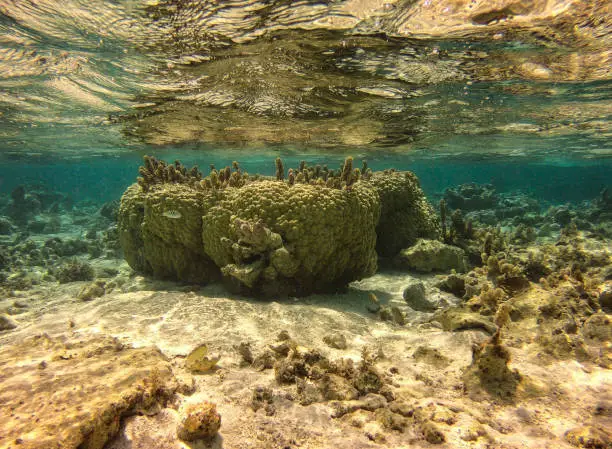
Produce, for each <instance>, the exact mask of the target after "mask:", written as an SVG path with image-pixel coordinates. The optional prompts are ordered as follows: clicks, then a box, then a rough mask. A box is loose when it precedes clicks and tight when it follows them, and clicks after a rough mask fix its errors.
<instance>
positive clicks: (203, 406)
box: [177, 401, 221, 441]
mask: <svg viewBox="0 0 612 449" xmlns="http://www.w3.org/2000/svg"><path fill="white" fill-rule="evenodd" d="M182 415H183V416H182V418H181V423H180V425H179V428H178V430H177V435H178V437H179V438H180V439H181V440H183V441H195V440H200V439H210V438H212V437H214V436H215V435H216V434H217V432H218V431H219V429H220V428H221V415H219V413H218V412H217V406H216V405H215V404H213V403H211V402H207V401H203V402H200V403H197V404H189V405H187V406H186V407H185V409H184V410H183V411H182Z"/></svg>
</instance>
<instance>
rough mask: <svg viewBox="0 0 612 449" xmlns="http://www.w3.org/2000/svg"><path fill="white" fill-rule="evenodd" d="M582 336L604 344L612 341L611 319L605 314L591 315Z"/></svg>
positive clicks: (585, 323)
mask: <svg viewBox="0 0 612 449" xmlns="http://www.w3.org/2000/svg"><path fill="white" fill-rule="evenodd" d="M582 335H584V336H585V337H586V338H590V339H593V340H599V341H602V342H605V341H610V340H612V326H611V325H610V318H608V316H607V315H606V314H605V313H602V312H599V313H596V314H594V315H591V316H590V317H589V318H588V319H587V320H586V321H585V322H584V326H583V328H582Z"/></svg>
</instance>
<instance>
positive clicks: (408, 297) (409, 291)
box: [404, 281, 436, 312]
mask: <svg viewBox="0 0 612 449" xmlns="http://www.w3.org/2000/svg"><path fill="white" fill-rule="evenodd" d="M404 300H405V301H406V303H407V304H408V305H409V306H410V307H411V308H412V309H414V310H418V311H421V312H431V311H433V310H436V306H435V305H434V304H432V303H431V302H430V301H428V300H427V298H426V297H425V284H423V283H422V282H421V281H418V282H414V283H412V284H410V285H408V286H407V287H406V288H405V289H404Z"/></svg>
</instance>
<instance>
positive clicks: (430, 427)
mask: <svg viewBox="0 0 612 449" xmlns="http://www.w3.org/2000/svg"><path fill="white" fill-rule="evenodd" d="M421 431H422V432H423V436H424V437H425V440H426V441H427V442H428V443H430V444H442V443H444V442H445V441H446V437H445V436H444V433H442V431H441V430H440V428H439V427H438V426H437V425H435V424H434V423H432V422H431V421H425V422H424V423H423V424H421Z"/></svg>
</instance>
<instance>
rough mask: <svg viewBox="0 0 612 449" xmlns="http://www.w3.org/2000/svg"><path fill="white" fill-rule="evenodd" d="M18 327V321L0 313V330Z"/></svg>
mask: <svg viewBox="0 0 612 449" xmlns="http://www.w3.org/2000/svg"><path fill="white" fill-rule="evenodd" d="M16 327H17V323H16V322H15V321H14V320H13V319H12V318H10V317H9V316H7V315H4V314H2V315H0V331H8V330H11V329H15V328H16Z"/></svg>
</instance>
